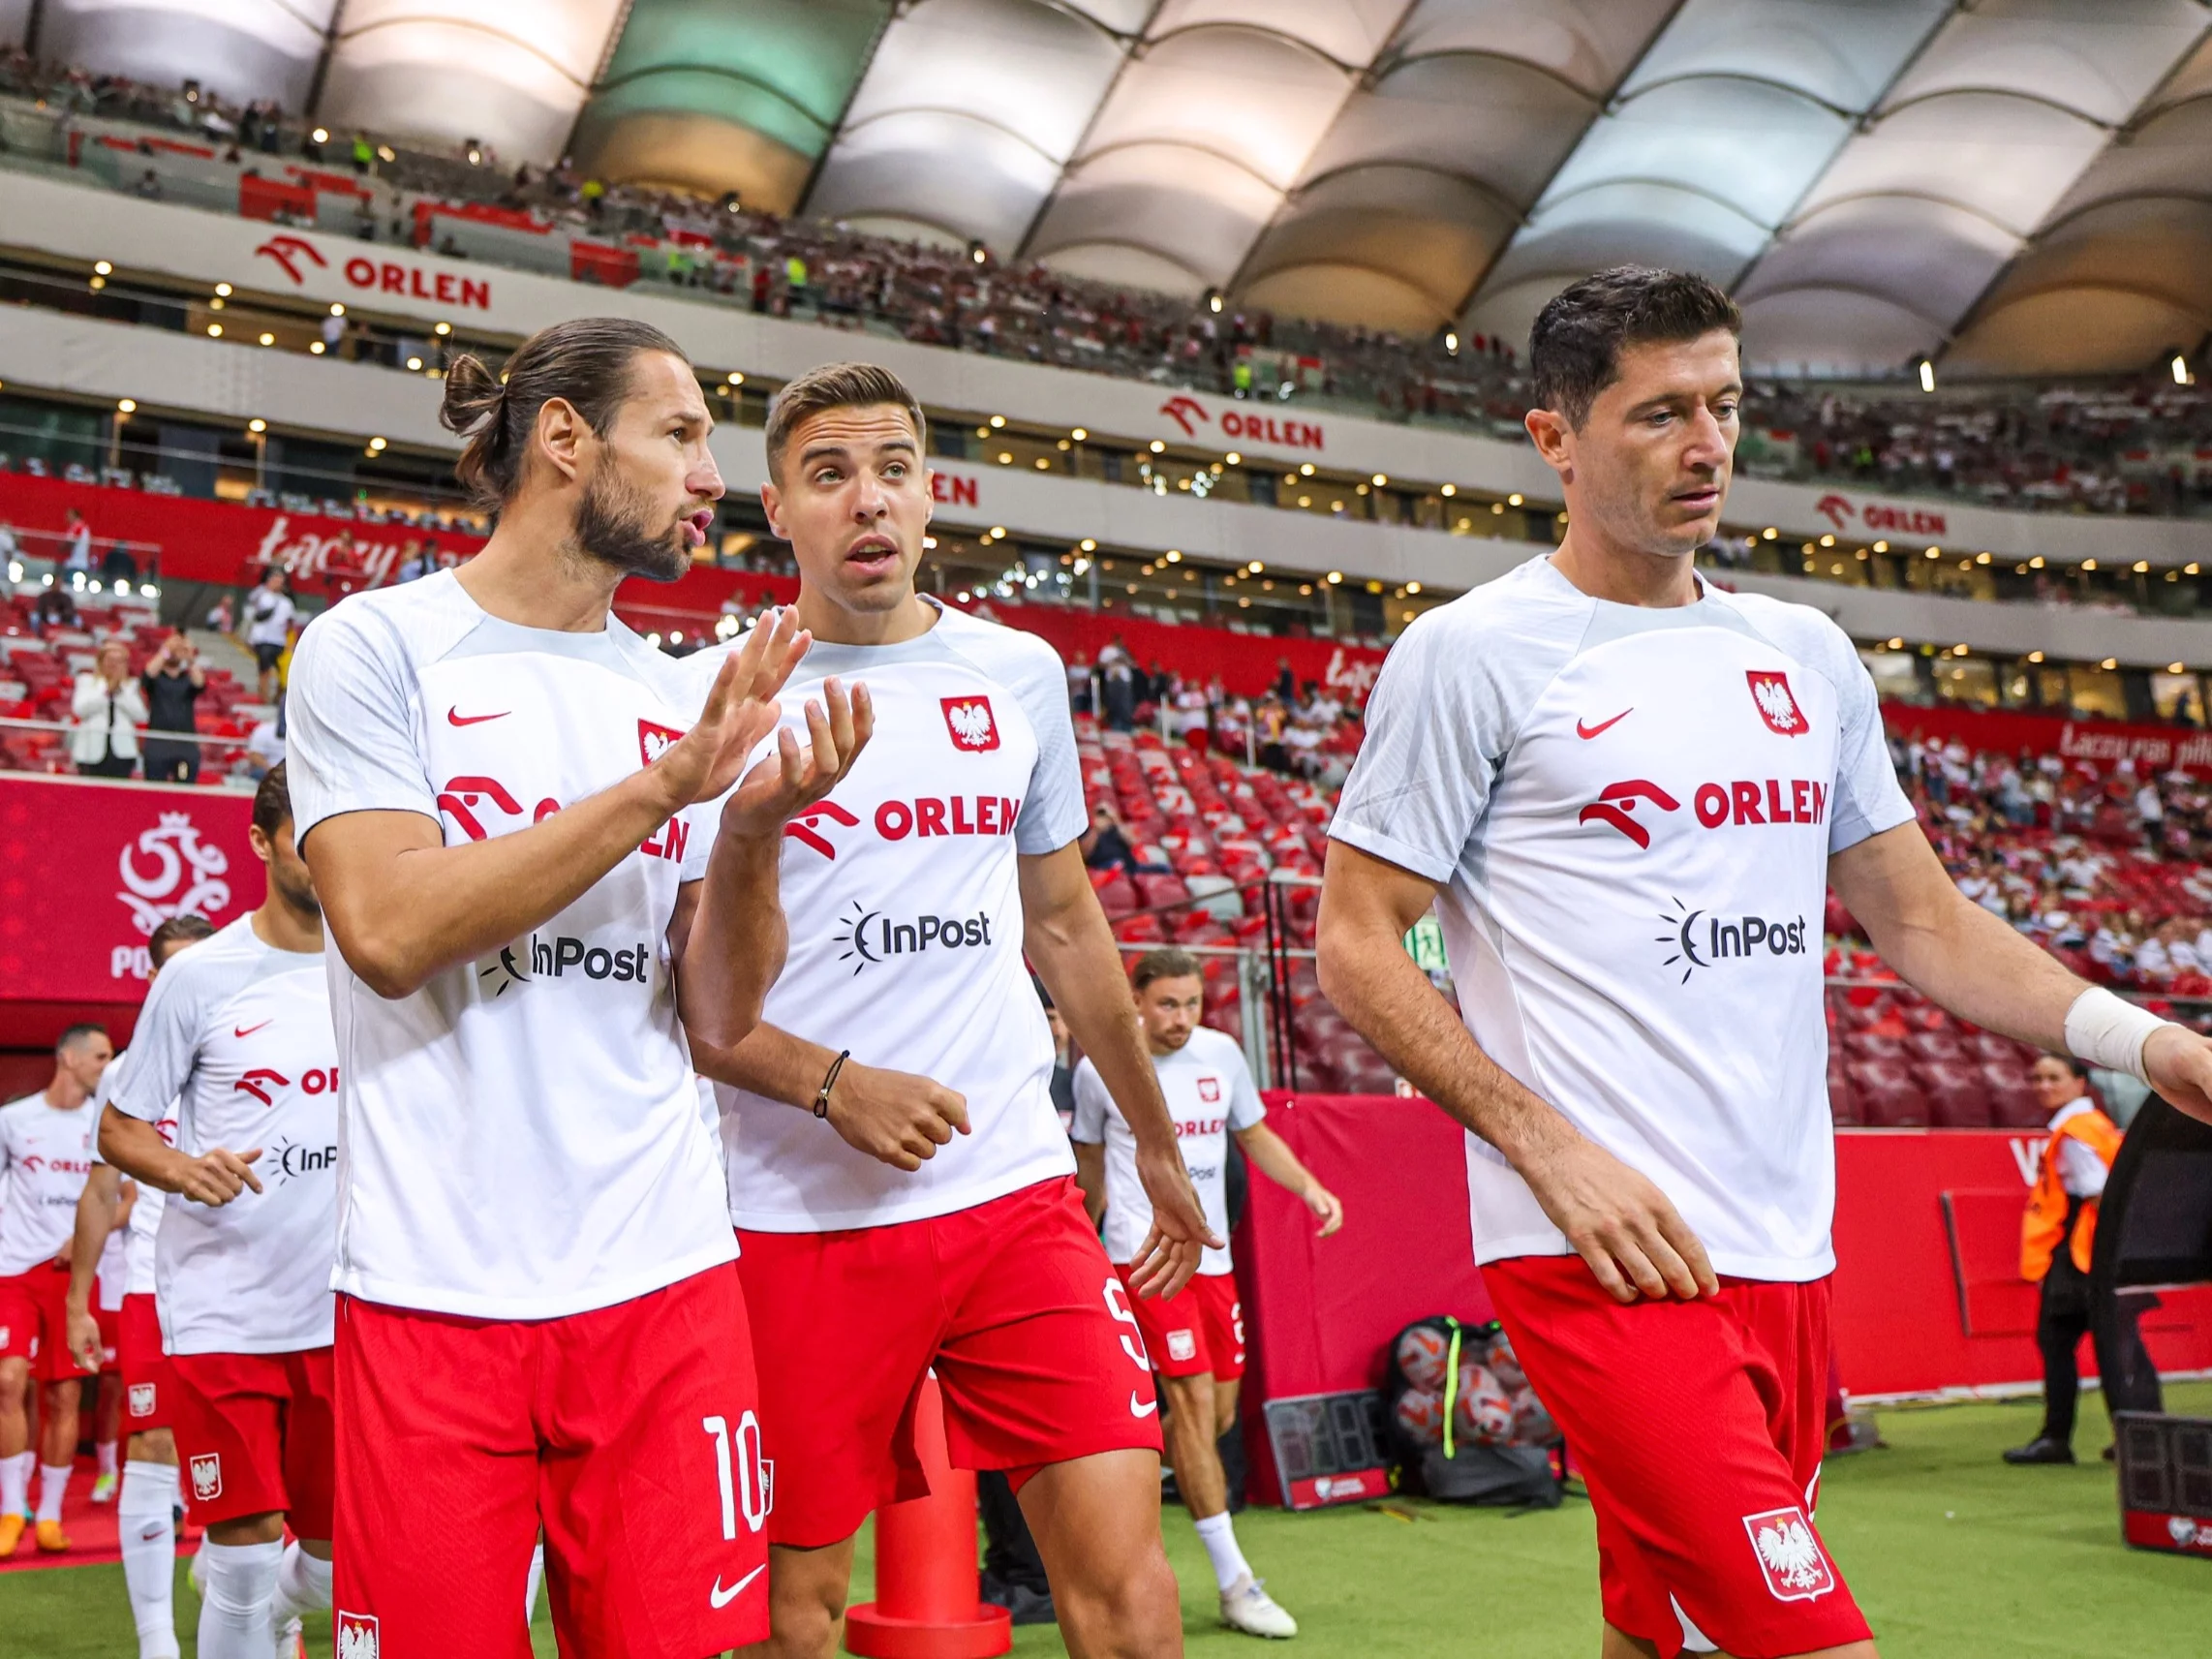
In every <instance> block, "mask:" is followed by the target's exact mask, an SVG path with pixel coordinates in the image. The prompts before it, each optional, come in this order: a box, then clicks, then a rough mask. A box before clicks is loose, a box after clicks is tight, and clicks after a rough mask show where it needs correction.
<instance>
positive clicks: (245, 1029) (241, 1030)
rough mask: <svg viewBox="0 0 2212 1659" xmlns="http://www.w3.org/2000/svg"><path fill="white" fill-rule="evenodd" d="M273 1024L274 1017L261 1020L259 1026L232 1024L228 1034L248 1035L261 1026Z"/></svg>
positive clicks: (236, 1035) (235, 1035)
mask: <svg viewBox="0 0 2212 1659" xmlns="http://www.w3.org/2000/svg"><path fill="white" fill-rule="evenodd" d="M275 1024H276V1021H275V1020H274V1019H268V1020H263V1021H262V1022H261V1025H260V1026H232V1027H231V1028H230V1034H231V1035H232V1036H234V1037H250V1036H252V1035H253V1034H254V1033H255V1032H256V1031H258V1030H260V1029H261V1026H273V1025H275Z"/></svg>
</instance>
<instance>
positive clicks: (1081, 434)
mask: <svg viewBox="0 0 2212 1659" xmlns="http://www.w3.org/2000/svg"><path fill="white" fill-rule="evenodd" d="M1067 435H1068V436H1069V437H1070V438H1072V439H1074V440H1075V441H1076V442H1077V443H1078V444H1080V443H1082V442H1083V441H1084V440H1085V439H1087V438H1089V437H1090V436H1091V433H1090V431H1089V429H1087V428H1085V427H1081V426H1071V427H1069V428H1068V432H1067Z"/></svg>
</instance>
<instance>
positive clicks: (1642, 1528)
mask: <svg viewBox="0 0 2212 1659" xmlns="http://www.w3.org/2000/svg"><path fill="white" fill-rule="evenodd" d="M1738 327H1739V323H1738V319H1737V316H1736V307H1735V306H1734V304H1732V303H1731V302H1730V300H1729V299H1728V297H1727V295H1725V294H1724V293H1722V292H1720V291H1719V290H1718V289H1716V288H1714V287H1713V286H1712V285H1711V284H1710V283H1707V282H1705V280H1704V279H1702V278H1699V277H1694V276H1679V275H1674V274H1672V273H1668V272H1663V271H1651V270H1639V269H1621V270H1613V271H1607V272H1602V273H1600V274H1599V275H1596V276H1593V277H1590V278H1587V279H1585V280H1583V281H1582V282H1579V283H1576V284H1575V285H1574V286H1573V287H1571V288H1569V289H1567V290H1566V291H1565V292H1562V293H1560V294H1559V295H1558V296H1557V297H1555V298H1554V299H1552V300H1551V303H1550V304H1548V305H1547V306H1546V307H1545V308H1544V310H1543V312H1542V314H1541V315H1540V316H1539V317H1538V319H1537V322H1536V326H1535V329H1534V333H1533V338H1532V341H1531V347H1530V359H1529V366H1530V370H1531V374H1532V376H1533V380H1534V396H1533V401H1534V405H1535V407H1534V408H1533V409H1532V410H1531V411H1530V413H1529V415H1528V416H1527V425H1528V431H1529V435H1530V436H1531V437H1532V438H1533V439H1534V440H1535V442H1536V445H1537V448H1538V449H1539V450H1540V451H1541V452H1542V454H1543V455H1544V458H1545V459H1546V460H1547V461H1548V462H1550V463H1551V467H1552V468H1553V470H1555V471H1556V472H1557V473H1558V475H1559V477H1560V482H1561V485H1562V487H1563V488H1564V490H1565V492H1566V501H1567V519H1568V530H1567V535H1566V538H1565V539H1564V540H1563V541H1562V542H1561V544H1560V546H1559V548H1558V550H1557V551H1556V552H1555V553H1553V554H1551V555H1550V556H1548V557H1540V558H1536V559H1532V560H1530V561H1529V562H1528V563H1527V564H1525V565H1522V566H1521V567H1520V568H1518V569H1516V570H1514V571H1513V572H1512V573H1511V574H1509V575H1506V576H1503V577H1501V578H1499V579H1498V580H1496V581H1494V582H1490V583H1489V584H1487V585H1486V586H1483V587H1480V588H1477V589H1475V590H1474V591H1473V592H1471V593H1469V594H1466V595H1464V596H1463V597H1461V598H1460V599H1456V600H1454V601H1453V602H1451V603H1450V604H1447V605H1442V606H1439V607H1438V608H1437V609H1435V610H1432V611H1429V613H1427V614H1426V615H1425V616H1423V617H1422V618H1421V619H1420V620H1419V621H1417V622H1415V623H1414V624H1413V625H1412V626H1411V627H1409V628H1408V629H1407V630H1406V631H1405V632H1404V633H1403V634H1401V635H1400V636H1399V637H1398V643H1397V645H1396V646H1395V647H1394V648H1393V649H1392V651H1391V654H1390V657H1389V659H1388V660H1387V661H1385V663H1384V665H1383V670H1382V675H1381V678H1380V680H1379V681H1378V682H1377V684H1376V687H1375V691H1374V696H1373V700H1372V701H1371V702H1370V703H1369V704H1368V706H1367V742H1366V744H1365V746H1364V747H1363V748H1362V750H1361V753H1360V758H1359V763H1358V764H1357V766H1355V767H1354V769H1353V772H1352V775H1351V777H1350V779H1349V780H1348V781H1347V783H1346V784H1345V788H1344V792H1343V798H1342V802H1341V804H1340V806H1339V807H1338V809H1337V814H1336V822H1335V825H1334V827H1333V828H1332V830H1331V832H1330V833H1331V835H1332V837H1333V838H1334V841H1333V845H1331V847H1330V849H1329V860H1328V869H1327V875H1326V880H1325V886H1324V890H1323V895H1322V905H1321V920H1320V968H1321V981H1322V988H1323V990H1324V991H1325V992H1326V993H1327V995H1328V997H1329V998H1330V999H1331V1001H1333V1002H1334V1003H1335V1004H1336V1006H1337V1007H1338V1008H1339V1009H1341V1010H1342V1011H1343V1012H1344V1014H1345V1015H1346V1016H1347V1017H1348V1018H1349V1019H1350V1020H1351V1021H1352V1023H1353V1024H1354V1025H1355V1026H1356V1027H1357V1028H1358V1029H1359V1030H1360V1031H1361V1033H1362V1034H1363V1035H1364V1036H1366V1037H1367V1040H1368V1041H1369V1042H1371V1043H1373V1044H1374V1045H1375V1047H1376V1048H1378V1049H1379V1050H1381V1051H1382V1053H1383V1054H1384V1055H1385V1056H1386V1057H1387V1058H1388V1059H1389V1060H1391V1061H1392V1063H1393V1064H1394V1065H1396V1066H1397V1067H1398V1070H1399V1071H1400V1072H1401V1073H1402V1074H1403V1075H1405V1076H1406V1077H1408V1078H1410V1079H1411V1080H1412V1081H1413V1082H1414V1083H1415V1084H1416V1085H1417V1086H1418V1087H1419V1088H1420V1089H1421V1090H1422V1091H1423V1092H1425V1093H1426V1094H1428V1095H1429V1098H1431V1099H1433V1100H1435V1101H1436V1102H1437V1103H1438V1104H1439V1105H1441V1106H1443V1107H1444V1108H1445V1110H1447V1111H1448V1112H1450V1113H1451V1114H1452V1115H1453V1116H1454V1117H1455V1118H1457V1119H1459V1121H1461V1122H1462V1123H1464V1124H1465V1125H1466V1126H1467V1128H1468V1130H1469V1134H1468V1137H1467V1179H1468V1185H1469V1188H1470V1194H1471V1200H1472V1219H1473V1228H1474V1244H1475V1253H1476V1257H1477V1259H1478V1260H1479V1261H1481V1262H1482V1263H1483V1264H1484V1282H1485V1283H1486V1284H1487V1285H1488V1286H1489V1288H1490V1294H1491V1297H1492V1298H1493V1300H1494V1301H1495V1303H1496V1306H1497V1309H1498V1313H1499V1316H1500V1317H1501V1318H1502V1319H1503V1320H1504V1321H1505V1325H1506V1328H1507V1330H1508V1331H1509V1333H1510V1334H1511V1335H1512V1337H1513V1341H1514V1347H1515V1351H1516V1352H1517V1354H1518V1355H1519V1356H1520V1359H1521V1364H1522V1365H1523V1366H1524V1367H1526V1369H1527V1372H1528V1377H1529V1381H1530V1382H1531V1383H1532V1384H1533V1385H1534V1387H1535V1389H1536V1391H1537V1393H1538V1394H1539V1395H1541V1396H1542V1397H1543V1399H1544V1403H1545V1404H1546V1405H1548V1406H1550V1407H1551V1413H1552V1415H1553V1416H1554V1417H1555V1418H1557V1420H1558V1422H1559V1426H1560V1428H1561V1429H1564V1430H1565V1433H1566V1437H1567V1440H1568V1443H1569V1444H1570V1445H1572V1446H1573V1447H1574V1448H1575V1450H1576V1454H1577V1459H1578V1460H1579V1462H1580V1463H1581V1465H1582V1472H1583V1474H1584V1475H1585V1476H1586V1478H1587V1480H1588V1482H1589V1489H1590V1497H1591V1502H1592V1505H1593V1507H1594V1508H1595V1510H1596V1512H1597V1526H1598V1543H1599V1561H1600V1569H1599V1571H1600V1579H1601V1582H1602V1586H1603V1605H1604V1610H1605V1620H1606V1625H1607V1629H1606V1633H1605V1639H1604V1652H1605V1654H1606V1655H1607V1659H1628V1656H1630V1655H1632V1654H1640V1655H1649V1654H1662V1655H1670V1656H1671V1655H1673V1654H1674V1653H1676V1652H1678V1651H1681V1650H1683V1649H1685V1648H1687V1649H1688V1650H1690V1651H1693V1652H1709V1651H1712V1650H1714V1648H1715V1647H1716V1646H1717V1648H1718V1649H1720V1650H1722V1651H1725V1652H1727V1653H1730V1654H1735V1655H1739V1656H1746V1659H1749V1656H1758V1659H1778V1656H1781V1655H1799V1654H1824V1655H1830V1656H1834V1659H1845V1656H1853V1659H1867V1656H1870V1655H1872V1654H1873V1652H1874V1645H1873V1643H1872V1641H1871V1640H1870V1639H1869V1636H1868V1632H1867V1627H1866V1622H1865V1620H1864V1619H1863V1618H1862V1617H1861V1616H1860V1615H1859V1609H1858V1608H1857V1607H1856V1606H1855V1605H1854V1604H1853V1601H1852V1596H1851V1591H1850V1589H1849V1588H1848V1587H1847V1586H1846V1585H1845V1583H1844V1582H1843V1578H1842V1575H1841V1574H1840V1573H1839V1572H1838V1571H1837V1569H1836V1566H1835V1563H1834V1561H1833V1560H1832V1559H1831V1557H1830V1556H1829V1554H1828V1549H1827V1546H1826V1545H1825V1544H1824V1543H1823V1541H1822V1540H1821V1538H1820V1535H1819V1533H1818V1531H1817V1530H1816V1529H1815V1526H1814V1522H1813V1505H1814V1500H1815V1498H1816V1497H1817V1495H1818V1494H1817V1487H1818V1480H1819V1475H1820V1465H1821V1453H1822V1448H1823V1445H1824V1443H1825V1439H1826V1424H1825V1423H1824V1421H1823V1418H1824V1396H1825V1394H1826V1389H1827V1381H1828V1356H1829V1353H1830V1343H1829V1315H1828V1277H1829V1275H1830V1273H1831V1272H1832V1270H1833V1268H1834V1255H1833V1253H1832V1251H1831V1249H1830V1246H1829V1238H1828V1227H1829V1220H1830V1216H1831V1214H1832V1212H1833V1208H1834V1184H1835V1183H1834V1141H1833V1136H1832V1131H1831V1128H1830V1122H1829V1116H1828V1092H1827V1088H1826V1084H1825V1075H1826V1064H1827V1047H1828V1044H1827V1025H1826V1020H1825V1015H1824V1010H1823V1006H1822V989H1821V951H1820V934H1821V917H1822V909H1823V901H1824V897H1825V892H1826V889H1827V888H1828V887H1829V886H1832V887H1833V888H1834V890H1835V892H1836V894H1837V895H1838V896H1839V897H1840V898H1841V900H1842V901H1843V903H1844V904H1845V905H1846V906H1848V907H1849V908H1850V910H1851V913H1852V914H1853V915H1854V916H1855V917H1857V918H1858V920H1859V923H1860V924H1861V925H1862V926H1864V927H1865V928H1866V930H1867V932H1868V933H1869V935H1871V936H1872V938H1873V940H1874V943H1875V946H1876V948H1877V949H1879V950H1880V951H1881V952H1882V954H1883V956H1884V957H1885V958H1886V959H1887V960H1888V961H1889V965H1890V966H1891V967H1892V968H1895V969H1896V970H1897V972H1898V973H1899V974H1900V975H1901V976H1902V977H1903V978H1904V979H1905V980H1906V981H1907V982H1908V983H1910V984H1912V985H1913V986H1915V987H1916V988H1917V989H1918V990H1919V991H1920V993H1921V994H1922V995H1924V996H1926V997H1927V998H1929V999H1930V1000H1932V1001H1935V1002H1937V1003H1939V1004H1941V1005H1942V1006H1943V1007H1945V1008H1948V1009H1950V1010H1951V1012H1952V1013H1954V1014H1956V1015H1957V1016H1958V1017H1959V1018H1960V1019H1962V1020H1966V1021H1969V1022H1971V1023H1972V1024H1974V1025H1977V1026H1981V1027H1983V1028H1986V1029H1993V1030H1998V1031H2003V1032H2006V1033H2008V1034H2010V1035H2012V1036H2014V1037H2018V1038H2021V1039H2024V1040H2026V1041H2029V1042H2033V1043H2037V1044H2040V1045H2041V1046H2043V1047H2044V1048H2046V1049H2051V1050H2054V1051H2055V1050H2059V1049H2062V1048H2070V1049H2071V1050H2072V1051H2073V1052H2074V1053H2075V1054H2076V1055H2079V1056H2080V1057H2081V1058H2083V1059H2085V1060H2090V1061H2092V1063H2094V1064H2098V1065H2104V1066H2111V1067H2115V1068H2117V1069H2121V1070H2125V1071H2128V1072H2130V1073H2131V1074H2133V1075H2135V1076H2136V1077H2139V1078H2147V1079H2148V1080H2149V1081H2150V1082H2151V1083H2152V1085H2153V1086H2154V1087H2156V1088H2157V1089H2158V1090H2159V1091H2160V1092H2162V1093H2164V1094H2165V1095H2166V1098H2168V1099H2169V1100H2172V1101H2174V1102H2175V1103H2176V1104H2177V1105H2179V1106H2181V1107H2182V1109H2183V1110H2185V1111H2189V1112H2193V1113H2197V1114H2199V1115H2206V1116H2212V1099H2208V1097H2207V1094H2206V1089H2207V1087H2208V1086H2212V1044H2207V1043H2206V1042H2205V1041H2204V1039H2202V1038H2200V1037H2197V1036H2195V1035H2193V1034H2192V1033H2190V1032H2188V1031H2186V1030H2184V1029H2182V1028H2180V1027H2179V1026H2174V1025H2168V1024H2166V1023H2164V1022H2162V1021H2160V1020H2157V1019H2155V1018H2154V1017H2152V1016H2151V1015H2149V1014H2146V1013H2144V1012H2142V1011H2141V1010H2139V1009H2135V1008H2132V1007H2130V1006H2129V1005H2128V1004H2126V1003H2124V1002H2122V1001H2121V1000H2120V999H2119V998H2116V997H2114V996H2112V995H2111V994H2110V993H2109V992H2106V991H2100V990H2092V989H2091V988H2090V987H2088V986H2087V985H2085V984H2083V983H2082V981H2080V980H2078V979H2076V978H2074V976H2073V975H2072V974H2070V973H2068V972H2067V971H2066V970H2065V969H2064V968H2061V967H2060V966H2059V965H2058V964H2057V963H2056V962H2055V961H2053V960H2052V959H2051V958H2050V957H2048V956H2045V955H2044V954H2043V952H2042V951H2040V950H2038V949H2037V948H2036V947H2035V946H2034V945H2033V944H2031V943H2030V942H2029V941H2028V940H2027V939H2026V938H2024V937H2021V936H2020V935H2019V934H2016V933H2014V932H2013V931H2012V929H2011V928H2010V927H2009V926H2007V925H2006V924H2005V922H2004V921H2003V920H2001V919H2000V918H1998V917H1995V916H1992V915H1990V914H1989V913H1988V912H1986V911H1984V910H1983V909H1982V908H1981V907H1980V906H1977V905H1975V904H1973V903H1971V902H1969V901H1968V900H1967V899H1966V898H1964V897H1963V896H1962V895H1960V893H1959V892H1958V891H1957V889H1956V888H1955V887H1953V886H1952V884H1951V879H1950V877H1949V876H1947V875H1946V874H1945V873H1944V870H1943V867H1942V865H1941V864H1940V863H1938V862H1937V859H1936V856H1935V854H1934V853H1933V851H1931V850H1930V848H1929V847H1928V845H1927V842H1926V840H1925V838H1924V837H1923V836H1922V835H1921V833H1920V828H1919V826H1918V825H1917V824H1916V823H1915V822H1914V820H1913V812H1912V808H1911V807H1910V806H1909V805H1908V804H1907V803H1906V801H1905V798H1904V795H1903V794H1902V792H1901V791H1900V790H1899V789H1898V787H1897V782H1896V777H1895V775H1894V773H1893V772H1892V771H1891V769H1890V765H1889V753H1888V750H1887V747H1886V745H1885V743H1884V739H1883V732H1882V720H1881V713H1880V710H1879V709H1878V708H1877V706H1876V702H1875V693H1874V686H1873V683H1872V681H1871V680H1870V679H1869V678H1868V676H1867V673H1866V670H1865V668H1864V666H1863V665H1862V664H1861V663H1860V662H1859V657H1858V653H1857V652H1856V651H1855V650H1854V649H1853V647H1852V644H1851V641H1850V640H1849V639H1848V638H1847V637H1846V636H1845V635H1844V633H1843V631H1842V630H1840V629H1838V628H1837V627H1836V626H1835V625H1834V624H1833V623H1832V622H1830V621H1829V620H1828V618H1827V617H1826V616H1824V615H1822V614H1821V613H1820V612H1818V611H1816V610H1813V609H1811V608H1810V607H1808V606H1803V605H1796V604H1787V603H1783V602H1781V601H1779V600H1775V599H1766V598H1761V597H1755V596H1750V595H1735V594H1728V593H1723V592H1720V591H1718V590H1716V589H1714V588H1712V587H1710V586H1708V585H1706V584H1705V583H1703V582H1702V581H1700V579H1699V577H1698V575H1697V573H1696V571H1695V569H1694V568H1693V567H1692V564H1691V555H1692V554H1693V553H1694V552H1695V551H1696V550H1697V549H1698V548H1699V547H1701V546H1703V545H1704V544H1705V542H1707V541H1708V540H1710V539H1711V538H1712V537H1713V536H1714V535H1715V534H1716V532H1717V530H1718V528H1719V523H1720V517H1721V510H1722V504H1723V502H1724V501H1725V500H1726V498H1727V494H1728V485H1729V476H1730V471H1731V467H1732V465H1733V458H1734V449H1735V445H1736V406H1737V400H1738V398H1739V396H1740V395H1741V390H1742V384H1741V375H1740V371H1739V370H1738V367H1737V359H1736V335H1737V330H1738ZM1432 905H1433V906H1435V907H1436V909H1437V911H1438V914H1439V916H1440V919H1441V920H1442V923H1443V927H1444V937H1445V940H1446V943H1447V946H1448V948H1449V951H1450V954H1451V961H1452V970H1453V977H1454V980H1455V982H1456V983H1457V986H1458V988H1459V998H1460V1000H1461V1004H1462V1007H1463V1009H1464V1012H1465V1023H1464V1024H1463V1025H1462V1024H1461V1022H1460V1020H1459V1017H1458V1016H1456V1015H1455V1014H1454V1012H1453V1010H1452V1008H1451V1006H1450V1004H1449V1003H1447V1002H1446V1001H1445V999H1444V998H1443V997H1441V996H1440V995H1439V994H1438V993H1437V991H1436V990H1435V988H1434V987H1433V986H1431V985H1430V984H1429V979H1428V977H1427V975H1425V974H1424V973H1423V972H1422V971H1421V969H1420V968H1418V967H1417V966H1416V965H1415V964H1414V962H1413V959H1412V958H1411V957H1410V956H1408V955H1407V954H1406V952H1405V949H1404V947H1403V946H1402V944H1401V943H1400V940H1401V939H1402V938H1403V937H1404V934H1405V931H1406V929H1408V928H1409V927H1411V926H1412V925H1413V924H1414V922H1415V921H1417V920H1418V919H1419V918H1420V917H1421V915H1422V914H1423V913H1424V912H1425V911H1427V910H1428V909H1429V907H1430V906H1432Z"/></svg>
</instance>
